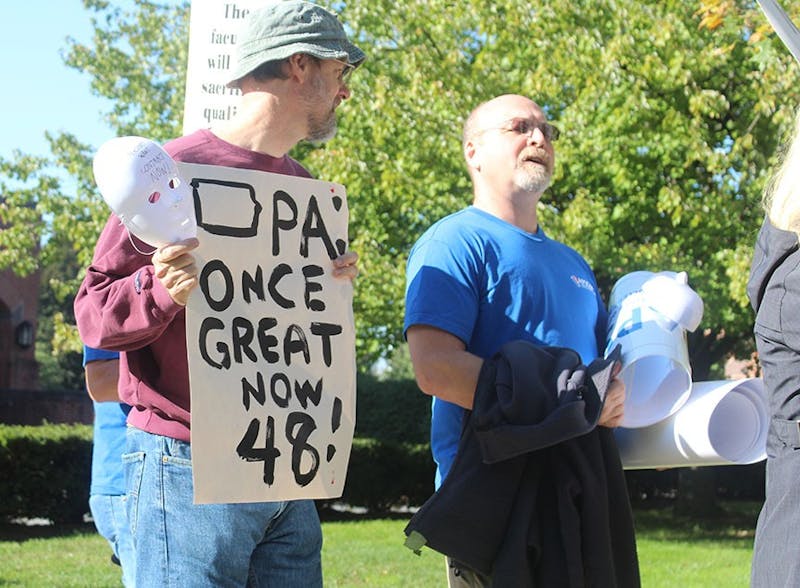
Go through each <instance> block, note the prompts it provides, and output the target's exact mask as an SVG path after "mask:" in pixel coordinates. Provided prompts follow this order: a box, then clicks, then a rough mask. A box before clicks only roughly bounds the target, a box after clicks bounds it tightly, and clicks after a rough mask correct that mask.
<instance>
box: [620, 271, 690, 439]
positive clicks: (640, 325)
mask: <svg viewBox="0 0 800 588" xmlns="http://www.w3.org/2000/svg"><path fill="white" fill-rule="evenodd" d="M687 282H688V279H687V276H686V274H685V273H684V272H681V273H675V272H659V273H653V272H649V271H636V272H632V273H629V274H626V275H624V276H623V277H622V278H620V279H619V280H618V281H617V283H616V284H615V285H614V288H613V289H612V290H611V296H610V299H609V309H610V313H609V323H608V324H609V328H608V332H609V336H608V345H607V347H606V353H608V352H609V351H611V350H612V349H613V348H614V347H616V346H617V345H620V346H621V347H622V372H621V374H620V377H621V378H622V380H623V381H624V382H625V391H626V400H625V417H624V419H623V422H622V426H624V427H647V426H649V425H652V424H654V423H657V422H659V421H661V420H663V419H665V418H667V417H669V416H670V415H672V414H674V413H675V412H676V411H677V410H678V409H679V408H680V407H681V406H682V405H683V404H684V403H685V402H686V400H687V399H688V398H689V393H690V392H691V389H692V375H691V367H690V365H689V353H688V350H687V346H686V330H690V331H693V330H694V329H696V328H697V326H698V325H699V323H700V319H701V318H702V315H703V302H702V300H701V299H700V297H699V296H698V295H697V294H696V293H695V292H694V290H692V289H691V288H690V287H689V286H688V283H687Z"/></svg>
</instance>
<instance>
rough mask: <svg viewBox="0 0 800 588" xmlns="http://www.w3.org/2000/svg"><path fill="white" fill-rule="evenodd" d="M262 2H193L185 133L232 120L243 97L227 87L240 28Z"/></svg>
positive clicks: (184, 116) (245, 0) (190, 22)
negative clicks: (240, 98) (249, 14)
mask: <svg viewBox="0 0 800 588" xmlns="http://www.w3.org/2000/svg"><path fill="white" fill-rule="evenodd" d="M263 3H264V2H263V0H238V1H236V2H228V1H223V0H192V8H191V13H190V16H189V60H188V66H187V68H186V101H185V103H184V111H183V133H184V134H185V135H186V134H189V133H191V132H193V131H196V130H197V129H205V128H208V127H210V126H211V125H213V124H215V123H219V122H221V121H227V120H230V119H231V118H232V117H233V115H234V114H235V113H236V108H237V105H238V103H239V96H240V95H241V93H240V92H239V90H238V89H236V88H228V87H226V86H225V84H226V83H227V82H229V81H230V72H231V68H232V66H233V60H234V58H235V47H236V37H237V34H238V30H239V27H240V26H241V25H242V21H243V20H244V18H245V17H246V16H247V14H248V13H249V12H250V10H252V9H253V8H257V7H258V6H260V5H262V4H263Z"/></svg>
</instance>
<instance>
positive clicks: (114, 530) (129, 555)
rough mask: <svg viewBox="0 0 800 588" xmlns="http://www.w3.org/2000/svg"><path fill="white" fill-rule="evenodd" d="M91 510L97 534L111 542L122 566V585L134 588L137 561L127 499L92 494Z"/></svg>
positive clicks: (90, 497) (90, 500)
mask: <svg viewBox="0 0 800 588" xmlns="http://www.w3.org/2000/svg"><path fill="white" fill-rule="evenodd" d="M89 510H91V511H92V518H93V519H94V526H95V527H97V532H98V533H100V534H101V535H102V536H103V537H105V539H106V540H107V541H108V542H109V544H110V545H111V549H112V550H113V552H114V555H116V556H117V559H118V560H119V563H120V565H121V566H122V585H123V586H126V587H128V588H133V587H134V586H136V582H135V581H134V577H135V576H134V570H135V564H136V561H135V559H134V553H133V537H131V532H130V530H129V528H128V518H127V516H126V515H125V497H124V496H110V495H107V494H92V495H91V496H89Z"/></svg>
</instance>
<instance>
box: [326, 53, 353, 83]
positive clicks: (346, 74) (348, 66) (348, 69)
mask: <svg viewBox="0 0 800 588" xmlns="http://www.w3.org/2000/svg"><path fill="white" fill-rule="evenodd" d="M331 61H335V62H336V63H340V64H342V65H343V66H344V67H343V68H342V71H341V73H340V74H339V77H338V78H337V79H338V80H339V82H340V83H342V84H347V83H348V82H349V81H350V76H351V75H352V73H353V72H354V71H355V70H356V66H355V65H353V64H352V63H347V62H346V61H342V60H340V59H331Z"/></svg>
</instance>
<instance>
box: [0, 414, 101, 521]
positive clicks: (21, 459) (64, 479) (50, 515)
mask: <svg viewBox="0 0 800 588" xmlns="http://www.w3.org/2000/svg"><path fill="white" fill-rule="evenodd" d="M91 461H92V427H91V426H89V425H50V424H44V425H42V426H38V427H31V426H9V425H0V519H2V520H10V519H15V518H21V517H24V518H39V517H41V518H46V519H50V520H52V521H53V522H56V523H74V522H80V521H82V520H83V515H84V514H85V513H86V512H87V511H88V510H89V509H88V500H89V478H90V475H91Z"/></svg>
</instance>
